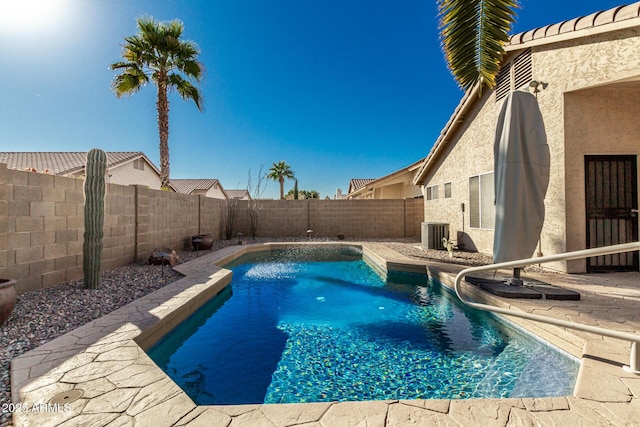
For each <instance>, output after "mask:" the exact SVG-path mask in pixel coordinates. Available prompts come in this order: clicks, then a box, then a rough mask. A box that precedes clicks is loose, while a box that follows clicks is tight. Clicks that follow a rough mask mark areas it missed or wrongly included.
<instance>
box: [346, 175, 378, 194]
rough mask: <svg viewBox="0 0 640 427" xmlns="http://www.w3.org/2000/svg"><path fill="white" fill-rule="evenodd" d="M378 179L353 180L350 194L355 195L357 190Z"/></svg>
mask: <svg viewBox="0 0 640 427" xmlns="http://www.w3.org/2000/svg"><path fill="white" fill-rule="evenodd" d="M376 179H377V178H353V179H352V180H351V181H349V193H353V192H354V191H356V190H359V189H360V188H362V187H364V186H365V185H367V184H368V183H370V182H371V181H375V180H376Z"/></svg>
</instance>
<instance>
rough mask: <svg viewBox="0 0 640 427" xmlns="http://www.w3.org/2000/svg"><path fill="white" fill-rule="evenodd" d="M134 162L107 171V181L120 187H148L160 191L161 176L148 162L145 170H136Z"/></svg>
mask: <svg viewBox="0 0 640 427" xmlns="http://www.w3.org/2000/svg"><path fill="white" fill-rule="evenodd" d="M133 165H134V161H133V160H132V161H129V162H126V163H123V164H121V165H118V166H115V167H113V168H112V169H109V170H108V171H107V180H108V182H109V183H110V184H119V185H134V184H135V185H146V186H147V187H149V188H151V189H153V190H159V189H160V184H161V181H160V176H159V175H158V173H157V172H156V171H155V169H154V168H153V167H152V166H151V165H150V164H149V163H147V162H146V161H145V162H144V169H143V170H140V169H136V168H135V167H134V166H133Z"/></svg>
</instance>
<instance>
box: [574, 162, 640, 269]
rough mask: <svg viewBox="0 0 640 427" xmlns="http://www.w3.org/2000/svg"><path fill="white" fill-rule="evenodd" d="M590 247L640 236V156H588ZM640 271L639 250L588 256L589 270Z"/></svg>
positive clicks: (587, 198)
mask: <svg viewBox="0 0 640 427" xmlns="http://www.w3.org/2000/svg"><path fill="white" fill-rule="evenodd" d="M585 175H586V183H585V191H586V214H587V248H589V249H590V248H597V247H602V246H608V245H615V244H618V243H629V242H635V241H637V240H638V172H637V157H636V156H585ZM604 271H638V252H627V253H621V254H614V255H605V256H598V257H591V258H587V272H604Z"/></svg>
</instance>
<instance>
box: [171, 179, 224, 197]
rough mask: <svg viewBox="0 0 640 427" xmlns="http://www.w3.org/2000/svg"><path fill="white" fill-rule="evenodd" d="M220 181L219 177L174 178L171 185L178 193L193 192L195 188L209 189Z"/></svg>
mask: <svg viewBox="0 0 640 427" xmlns="http://www.w3.org/2000/svg"><path fill="white" fill-rule="evenodd" d="M219 182H220V181H218V180H217V179H172V180H171V185H173V188H175V190H176V192H178V193H182V194H191V193H192V192H193V191H195V190H204V191H206V190H209V189H210V188H211V187H213V186H214V185H216V184H219Z"/></svg>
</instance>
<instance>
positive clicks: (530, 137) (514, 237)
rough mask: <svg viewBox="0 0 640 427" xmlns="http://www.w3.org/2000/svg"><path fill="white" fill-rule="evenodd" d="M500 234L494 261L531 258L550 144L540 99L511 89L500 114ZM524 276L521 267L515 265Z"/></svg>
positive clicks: (497, 183)
mask: <svg viewBox="0 0 640 427" xmlns="http://www.w3.org/2000/svg"><path fill="white" fill-rule="evenodd" d="M494 155H495V157H494V185H495V197H496V198H495V210H496V220H495V235H494V240H493V261H494V262H495V263H498V262H506V261H513V260H516V259H522V258H530V257H531V256H532V255H533V252H534V251H535V248H536V245H537V243H538V240H539V238H540V231H541V230H542V224H543V223H544V197H545V194H546V192H547V187H548V185H549V163H550V159H549V146H548V145H547V136H546V134H545V130H544V122H543V120H542V114H541V113H540V108H539V106H538V100H537V99H536V97H535V96H534V95H532V94H531V93H527V92H522V91H515V92H512V93H510V94H509V95H508V96H507V98H506V99H505V101H504V104H503V105H502V109H501V111H500V115H499V116H498V126H497V128H496V136H495V145H494ZM514 277H515V278H516V279H518V280H515V281H512V282H511V283H512V284H514V285H516V284H522V282H521V281H519V269H516V270H515V271H514Z"/></svg>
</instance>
